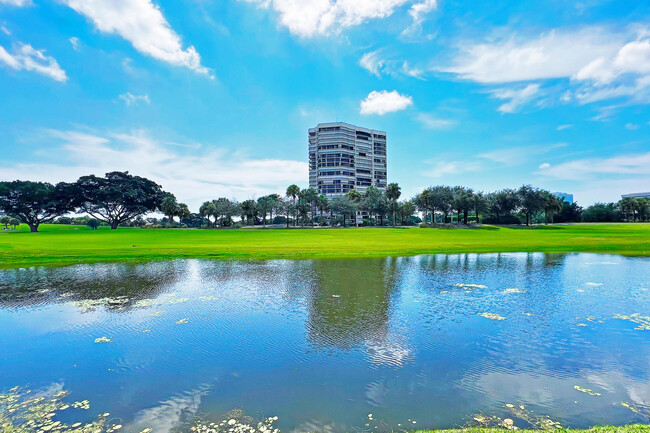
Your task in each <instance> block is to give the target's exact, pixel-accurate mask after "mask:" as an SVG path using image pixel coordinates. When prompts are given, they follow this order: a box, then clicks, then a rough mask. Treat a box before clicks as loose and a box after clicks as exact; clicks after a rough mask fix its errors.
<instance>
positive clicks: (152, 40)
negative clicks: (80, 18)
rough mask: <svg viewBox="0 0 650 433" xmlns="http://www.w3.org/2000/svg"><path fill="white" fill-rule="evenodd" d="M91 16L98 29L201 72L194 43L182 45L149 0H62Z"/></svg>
mask: <svg viewBox="0 0 650 433" xmlns="http://www.w3.org/2000/svg"><path fill="white" fill-rule="evenodd" d="M63 2H64V3H65V4H67V5H68V6H70V7H71V8H72V9H74V10H75V11H77V12H78V13H80V14H82V15H84V16H86V17H87V18H88V19H90V20H91V21H92V22H93V24H94V25H95V27H97V29H98V30H99V31H101V32H104V33H110V34H117V35H119V36H121V37H123V38H124V39H126V40H127V41H129V42H130V43H131V44H132V45H133V47H134V48H135V49H136V50H138V51H139V52H141V53H142V54H145V55H148V56H151V57H153V58H155V59H158V60H162V61H164V62H167V63H170V64H172V65H177V66H185V67H187V68H190V69H192V70H194V71H196V72H198V73H201V74H209V73H210V71H209V69H207V68H205V67H204V66H202V65H201V56H199V53H198V52H197V51H196V49H195V48H194V47H193V46H189V47H187V48H185V49H183V45H182V42H181V38H180V36H179V35H178V34H177V33H176V32H174V30H173V29H172V28H171V26H170V25H169V23H168V22H167V20H166V19H165V17H164V16H163V13H162V12H161V10H160V8H159V7H158V6H156V5H155V4H154V3H153V2H152V1H151V0H112V1H105V0H63Z"/></svg>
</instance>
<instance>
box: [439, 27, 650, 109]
mask: <svg viewBox="0 0 650 433" xmlns="http://www.w3.org/2000/svg"><path fill="white" fill-rule="evenodd" d="M649 35H650V33H649V32H648V30H647V29H645V28H641V29H639V26H636V27H635V26H629V27H628V28H625V29H622V30H618V31H615V30H613V29H611V28H605V27H598V26H590V27H583V28H581V29H578V30H575V29H556V30H552V31H550V32H547V33H543V34H541V35H539V36H536V37H521V36H514V37H513V36H510V34H508V37H507V38H502V37H501V38H500V37H497V38H494V39H492V40H489V41H488V42H479V43H475V42H467V41H466V42H464V43H462V44H461V48H460V50H459V52H458V53H457V54H456V56H455V57H454V59H453V60H452V66H451V67H447V68H441V69H439V70H440V71H443V72H450V73H453V74H457V75H458V76H459V77H460V78H463V79H467V80H472V81H476V82H479V83H484V84H494V83H510V82H518V81H534V80H546V79H557V78H564V79H568V80H570V84H572V85H574V86H577V90H576V91H575V92H565V93H564V96H563V97H562V101H563V102H570V101H576V102H577V103H579V104H587V103H592V102H596V101H601V100H604V99H613V98H623V97H626V98H629V99H630V100H632V101H634V102H643V103H645V102H648V101H650V37H649ZM504 108H505V109H508V106H506V107H504Z"/></svg>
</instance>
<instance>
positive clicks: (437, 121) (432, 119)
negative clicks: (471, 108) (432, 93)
mask: <svg viewBox="0 0 650 433" xmlns="http://www.w3.org/2000/svg"><path fill="white" fill-rule="evenodd" d="M416 119H417V120H418V122H420V123H421V124H422V126H424V127H425V128H426V129H431V130H441V129H443V130H444V129H451V128H453V127H455V126H456V125H458V122H457V121H455V120H451V119H442V118H440V117H437V116H435V115H433V114H429V113H419V114H418V115H417V116H416Z"/></svg>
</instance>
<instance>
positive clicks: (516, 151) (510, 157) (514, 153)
mask: <svg viewBox="0 0 650 433" xmlns="http://www.w3.org/2000/svg"><path fill="white" fill-rule="evenodd" d="M566 145H567V144H566V143H555V144H540V145H537V144H536V145H531V146H516V147H507V148H503V149H496V150H491V151H489V152H485V153H481V154H479V155H478V157H479V158H483V159H488V160H490V161H494V162H498V163H501V164H504V165H509V166H513V165H518V164H523V163H525V162H526V161H528V160H530V159H531V158H532V157H536V156H539V155H544V154H546V153H549V152H551V151H553V150H555V149H559V148H561V147H565V146H566Z"/></svg>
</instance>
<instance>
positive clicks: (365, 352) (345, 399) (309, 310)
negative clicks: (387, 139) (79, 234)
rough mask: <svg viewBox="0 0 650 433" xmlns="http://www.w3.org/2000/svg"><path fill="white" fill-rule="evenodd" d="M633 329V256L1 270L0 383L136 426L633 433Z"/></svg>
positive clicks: (648, 381) (640, 368)
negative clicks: (548, 424)
mask: <svg viewBox="0 0 650 433" xmlns="http://www.w3.org/2000/svg"><path fill="white" fill-rule="evenodd" d="M649 316H650V260H649V259H648V258H626V257H621V256H613V255H595V254H568V255H559V254H558V255H552V254H528V253H526V254H524V253H514V254H480V255H478V254H467V255H434V256H418V257H404V258H386V259H366V260H313V261H284V260H283V261H267V262H219V261H202V260H174V261H166V262H152V263H145V264H97V265H80V266H73V267H65V268H30V269H18V270H7V271H1V272H0V346H1V348H0V371H2V374H1V375H0V390H3V391H7V390H8V389H9V388H11V387H14V386H20V387H27V386H28V387H29V389H30V390H33V392H34V393H40V394H39V395H45V394H46V393H47V392H58V391H60V390H61V389H65V390H68V391H69V392H70V394H69V401H70V402H73V401H85V400H87V401H88V402H87V403H88V404H89V406H90V409H86V410H85V411H83V413H74V415H65V416H68V417H73V418H74V417H77V418H80V419H79V421H83V422H86V421H89V420H92V419H93V418H95V417H97V415H98V414H101V413H107V414H108V413H110V417H111V418H112V419H114V420H117V421H114V423H118V422H119V424H120V425H123V428H122V430H121V431H135V432H139V431H142V430H143V429H146V428H151V429H153V431H156V432H170V431H175V429H180V430H183V431H189V428H190V427H191V426H192V424H193V422H194V420H195V419H196V418H202V419H207V420H211V419H214V420H221V419H223V416H224V414H226V413H227V412H229V411H232V410H233V409H241V410H242V411H243V412H244V413H245V414H246V415H248V416H251V417H253V418H254V419H262V418H264V417H270V416H277V417H278V421H277V422H276V423H275V427H278V428H280V429H281V430H282V431H328V432H339V431H352V430H365V431H389V430H391V429H395V430H401V429H411V428H425V427H430V428H450V427H455V426H462V425H466V424H476V423H478V422H486V423H487V422H488V420H490V419H492V418H491V417H492V416H494V417H498V418H495V419H499V420H503V419H506V418H507V422H510V420H513V421H512V422H513V423H514V424H515V425H517V426H520V427H526V426H529V425H531V424H532V425H536V426H539V421H540V420H541V419H542V417H545V416H548V417H549V418H548V419H551V420H553V421H555V422H559V423H561V424H562V425H563V426H570V427H586V426H592V425H597V424H626V423H639V422H641V423H643V422H649V420H648V416H650V406H649V405H650V317H649ZM21 389H22V388H21ZM82 409H83V408H82ZM82 409H79V408H75V409H74V410H76V411H78V412H79V411H82ZM71 410H73V409H69V410H68V412H69V413H73V412H70V411H71ZM478 414H481V415H478ZM56 416H57V417H59V415H56ZM60 416H61V417H62V419H64V420H65V416H64V415H60ZM84 417H85V418H86V419H81V418H84ZM543 419H547V418H543ZM62 422H63V421H62ZM147 431H148V430H147Z"/></svg>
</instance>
